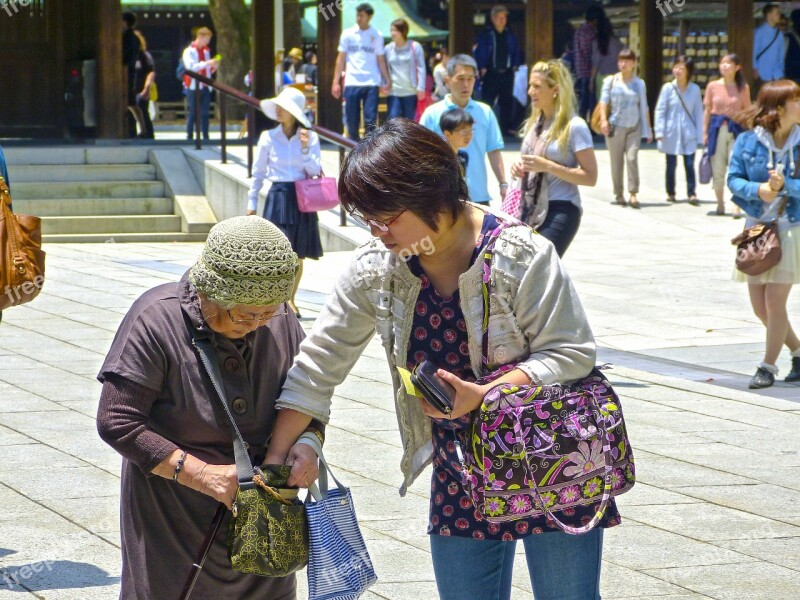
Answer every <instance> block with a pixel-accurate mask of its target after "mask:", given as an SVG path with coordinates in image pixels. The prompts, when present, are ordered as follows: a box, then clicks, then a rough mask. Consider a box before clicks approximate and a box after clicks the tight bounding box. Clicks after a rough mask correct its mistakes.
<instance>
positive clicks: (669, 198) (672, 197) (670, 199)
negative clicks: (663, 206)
mask: <svg viewBox="0 0 800 600" xmlns="http://www.w3.org/2000/svg"><path fill="white" fill-rule="evenodd" d="M667 202H677V200H675V196H667Z"/></svg>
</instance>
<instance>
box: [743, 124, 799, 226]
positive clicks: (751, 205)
mask: <svg viewBox="0 0 800 600" xmlns="http://www.w3.org/2000/svg"><path fill="white" fill-rule="evenodd" d="M798 144H800V127H798V126H797V125H795V126H794V127H793V128H792V131H791V133H790V134H789V138H788V139H787V140H786V144H785V145H784V149H785V150H782V151H781V150H779V151H778V152H776V149H775V147H774V142H773V141H772V136H771V135H770V134H769V133H767V132H766V131H765V130H764V129H762V128H761V127H756V128H755V129H753V130H752V131H747V132H745V133H743V134H741V135H740V136H739V137H738V138H736V143H735V144H734V146H733V154H732V155H731V163H730V166H729V167H728V188H729V189H730V190H731V193H733V202H734V203H735V204H736V205H738V206H740V207H741V208H742V210H744V211H745V212H746V213H747V215H748V216H750V217H753V218H754V219H758V218H760V217H761V216H762V215H763V213H764V210H765V209H766V207H767V206H768V205H767V204H766V203H764V202H763V201H762V200H761V198H760V197H759V195H758V188H759V186H760V185H761V184H762V183H764V182H765V181H768V180H769V171H770V170H772V169H774V168H775V165H777V164H778V163H783V164H784V165H785V168H784V178H785V184H784V188H783V191H784V192H785V193H786V194H787V195H788V196H789V200H788V201H787V203H786V209H785V212H784V215H783V217H784V219H787V220H788V224H789V225H790V226H794V225H795V224H799V225H800V176H798V169H797V164H798V163H800V156H798V154H800V149H798V147H797V146H798Z"/></svg>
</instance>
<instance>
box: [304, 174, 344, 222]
mask: <svg viewBox="0 0 800 600" xmlns="http://www.w3.org/2000/svg"><path fill="white" fill-rule="evenodd" d="M294 189H295V191H296V192H297V208H298V209H300V212H307V213H308V212H319V211H322V210H330V209H331V208H336V207H337V206H339V191H338V189H337V187H336V179H335V178H334V177H325V173H323V172H322V171H320V172H319V175H318V176H315V177H306V178H305V179H298V180H297V181H295V182H294Z"/></svg>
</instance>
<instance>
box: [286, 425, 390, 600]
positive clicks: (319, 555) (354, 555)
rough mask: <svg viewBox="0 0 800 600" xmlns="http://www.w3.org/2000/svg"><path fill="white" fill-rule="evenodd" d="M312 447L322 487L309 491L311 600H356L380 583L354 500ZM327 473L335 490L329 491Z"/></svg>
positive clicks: (320, 454)
mask: <svg viewBox="0 0 800 600" xmlns="http://www.w3.org/2000/svg"><path fill="white" fill-rule="evenodd" d="M302 441H306V443H308V445H309V446H311V447H313V448H314V449H315V450H316V452H317V454H318V455H319V460H320V467H321V468H320V474H319V487H317V486H315V485H312V486H311V487H310V488H309V498H308V499H307V500H306V520H307V521H308V534H309V552H308V598H309V600H356V599H357V598H359V597H360V596H361V595H362V594H363V593H364V592H365V591H366V590H367V588H368V587H370V586H371V585H373V584H374V583H375V582H376V581H378V576H377V575H376V574H375V569H374V567H373V566H372V561H371V560H370V558H369V553H368V552H367V546H366V544H365V543H364V538H363V536H362V535H361V530H360V529H359V527H358V521H357V520H356V511H355V508H354V507H353V496H352V495H351V493H350V490H349V489H348V488H346V487H344V486H343V485H342V484H341V483H340V482H339V480H338V479H336V476H335V475H334V474H333V472H332V471H330V467H329V466H328V463H327V462H325V457H324V456H323V455H322V448H321V447H320V446H319V444H318V443H317V444H314V443H309V442H311V440H304V439H303V438H301V439H300V440H298V442H302ZM328 472H330V474H331V477H332V478H333V481H334V482H335V483H336V487H334V488H333V489H330V490H329V489H328Z"/></svg>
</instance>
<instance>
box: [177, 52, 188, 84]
mask: <svg viewBox="0 0 800 600" xmlns="http://www.w3.org/2000/svg"><path fill="white" fill-rule="evenodd" d="M185 74H186V67H185V66H184V64H183V57H180V58H179V59H178V67H177V68H176V69H175V78H176V79H177V80H178V81H180V82H181V83H183V77H184V75H185Z"/></svg>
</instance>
